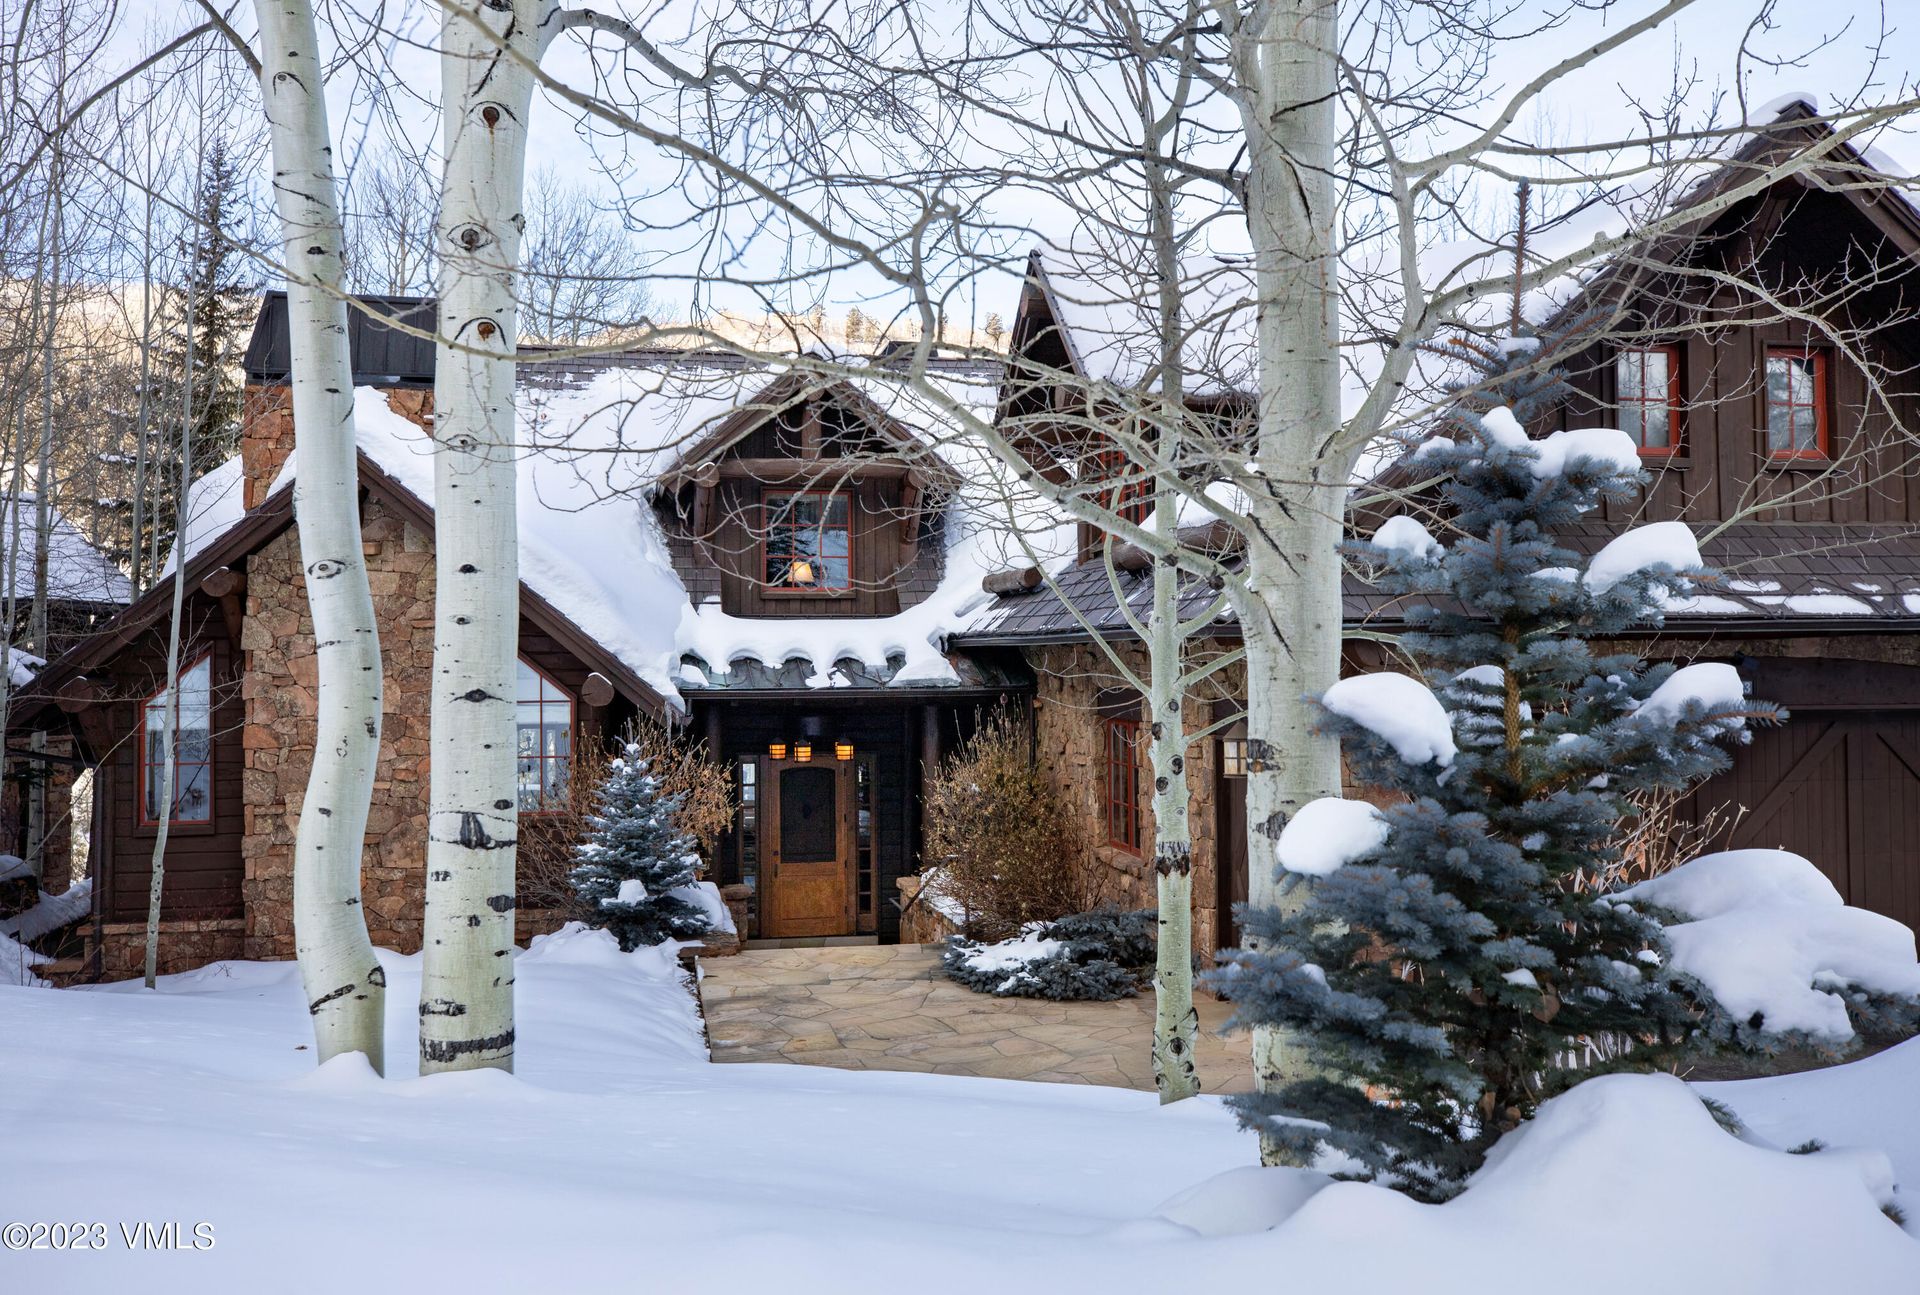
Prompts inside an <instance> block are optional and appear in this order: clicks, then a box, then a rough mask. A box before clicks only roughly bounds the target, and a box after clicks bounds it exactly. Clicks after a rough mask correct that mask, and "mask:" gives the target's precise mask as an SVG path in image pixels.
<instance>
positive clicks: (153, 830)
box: [133, 814, 220, 841]
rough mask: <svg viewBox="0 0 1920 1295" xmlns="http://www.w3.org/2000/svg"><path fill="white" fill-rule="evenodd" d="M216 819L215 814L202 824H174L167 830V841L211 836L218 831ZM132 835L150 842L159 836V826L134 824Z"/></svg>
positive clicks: (217, 817)
mask: <svg viewBox="0 0 1920 1295" xmlns="http://www.w3.org/2000/svg"><path fill="white" fill-rule="evenodd" d="M218 819H219V816H218V814H216V815H215V816H214V817H213V818H210V819H208V820H207V821H206V822H204V823H175V824H173V825H172V826H170V827H168V828H167V839H168V840H169V841H171V840H172V839H173V838H174V837H176V836H213V835H215V834H216V833H218V832H219V830H220V824H219V821H218ZM133 834H134V835H135V836H136V837H139V838H141V839H142V840H147V841H151V840H153V839H154V838H155V837H157V836H159V835H160V825H159V824H158V823H136V824H134V828H133Z"/></svg>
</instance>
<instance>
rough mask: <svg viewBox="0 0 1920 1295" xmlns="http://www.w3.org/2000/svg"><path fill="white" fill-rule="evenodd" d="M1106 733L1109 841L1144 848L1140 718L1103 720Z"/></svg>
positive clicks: (1121, 845) (1125, 847) (1124, 847)
mask: <svg viewBox="0 0 1920 1295" xmlns="http://www.w3.org/2000/svg"><path fill="white" fill-rule="evenodd" d="M1101 724H1102V727H1103V729H1104V731H1105V734H1106V746H1107V750H1106V793H1107V796H1106V799H1107V844H1109V845H1115V846H1118V847H1120V848H1121V849H1123V850H1133V851H1136V852H1138V850H1139V849H1140V721H1139V720H1137V719H1129V718H1124V717H1120V716H1114V717H1110V718H1108V719H1105V720H1103V721H1101Z"/></svg>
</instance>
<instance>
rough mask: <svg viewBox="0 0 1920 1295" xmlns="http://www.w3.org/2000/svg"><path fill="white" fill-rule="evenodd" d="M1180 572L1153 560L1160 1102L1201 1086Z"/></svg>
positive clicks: (1164, 522) (1165, 526) (1156, 1072)
mask: <svg viewBox="0 0 1920 1295" xmlns="http://www.w3.org/2000/svg"><path fill="white" fill-rule="evenodd" d="M1156 494H1158V495H1159V497H1160V501H1159V507H1158V508H1157V509H1156V510H1155V512H1156V521H1155V524H1154V525H1155V529H1156V530H1158V531H1159V532H1160V534H1161V535H1162V536H1163V537H1164V538H1166V539H1168V540H1169V541H1171V540H1174V539H1175V538H1176V532H1177V527H1176V525H1175V512H1174V508H1175V504H1174V497H1173V492H1172V491H1170V490H1166V489H1164V488H1162V489H1160V490H1157V491H1156ZM1178 594H1179V571H1178V569H1177V568H1176V567H1175V566H1174V565H1173V563H1171V562H1162V561H1156V562H1155V563H1154V564H1153V611H1152V614H1151V618H1150V619H1149V620H1148V622H1147V630H1148V637H1149V641H1148V645H1147V665H1148V679H1149V686H1148V698H1147V704H1148V706H1149V708H1150V710H1151V713H1152V722H1151V725H1150V726H1149V728H1148V735H1149V741H1150V747H1149V761H1148V763H1149V767H1150V769H1151V771H1152V773H1153V870H1154V892H1155V897H1156V900H1157V903H1158V908H1159V942H1158V945H1157V947H1156V950H1155V955H1154V967H1153V1082H1154V1086H1155V1087H1156V1088H1158V1089H1159V1090H1160V1103H1161V1105H1163V1106H1164V1105H1166V1104H1167V1103H1168V1102H1177V1101H1179V1100H1181V1099H1182V1098H1185V1097H1192V1096H1193V1095H1194V1094H1195V1093H1197V1092H1199V1091H1200V1075H1199V1072H1198V1071H1197V1070H1196V1069H1195V1068H1194V1062H1193V1049H1194V1040H1195V1039H1196V1038H1197V1037H1198V1035H1199V1031H1200V1016H1199V1013H1197V1012H1196V1011H1195V1010H1194V1006H1193V835H1192V829H1191V825H1190V824H1189V822H1188V820H1187V773H1186V763H1187V757H1186V748H1187V733H1186V719H1185V716H1184V715H1183V714H1182V706H1181V694H1182V692H1183V688H1182V685H1183V683H1184V682H1185V680H1184V677H1183V675H1184V672H1183V670H1182V668H1181V667H1182V659H1183V657H1184V655H1185V654H1184V653H1183V652H1182V651H1181V647H1182V644H1181V640H1180V633H1179V616H1180V607H1179V602H1178Z"/></svg>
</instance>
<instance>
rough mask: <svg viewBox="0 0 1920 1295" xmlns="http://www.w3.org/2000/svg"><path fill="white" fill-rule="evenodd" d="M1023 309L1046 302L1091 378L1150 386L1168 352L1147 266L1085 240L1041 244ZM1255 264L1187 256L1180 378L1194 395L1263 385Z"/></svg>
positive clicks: (1074, 358) (1078, 366) (1084, 376)
mask: <svg viewBox="0 0 1920 1295" xmlns="http://www.w3.org/2000/svg"><path fill="white" fill-rule="evenodd" d="M1027 279H1028V285H1029V286H1028V291H1027V292H1026V293H1025V294H1024V295H1023V296H1022V298H1021V309H1022V311H1023V312H1025V311H1029V310H1031V309H1032V307H1033V306H1034V305H1035V304H1040V305H1042V306H1043V307H1044V310H1045V312H1046V314H1047V316H1048V317H1049V318H1050V320H1051V322H1052V324H1053V326H1054V328H1055V329H1056V330H1057V331H1058V332H1059V335H1060V338H1061V340H1062V341H1063V342H1064V343H1065V345H1066V349H1067V355H1068V358H1069V360H1070V362H1071V364H1072V366H1073V370H1074V372H1075V374H1076V375H1077V376H1078V377H1080V379H1081V380H1083V381H1085V382H1104V383H1108V384H1111V385H1112V386H1115V387H1119V388H1122V389H1127V390H1133V389H1151V388H1156V387H1157V386H1158V381H1157V379H1155V378H1154V377H1153V375H1154V374H1155V372H1156V371H1157V370H1158V368H1159V363H1160V353H1161V338H1160V323H1159V319H1160V316H1159V311H1158V308H1157V306H1156V305H1155V304H1154V302H1155V294H1156V292H1157V287H1156V283H1155V281H1154V279H1153V278H1152V277H1151V274H1150V267H1149V266H1147V265H1145V264H1135V263H1134V262H1133V261H1131V260H1130V259H1129V258H1127V257H1125V256H1113V255H1107V254H1104V253H1101V252H1098V251H1095V250H1091V249H1087V248H1061V247H1054V246H1051V245H1042V246H1040V247H1037V248H1035V249H1034V250H1033V252H1032V253H1031V255H1030V256H1029V257H1028V260H1027ZM1255 300H1256V294H1255V285H1254V277H1253V266H1252V264H1251V263H1250V262H1249V261H1247V260H1245V259H1240V258H1234V257H1222V256H1188V257H1184V258H1182V260H1181V261H1180V308H1181V312H1182V313H1181V319H1180V332H1181V336H1180V342H1181V351H1182V356H1183V359H1184V372H1183V374H1182V379H1183V382H1184V384H1185V388H1186V392H1187V394H1188V396H1190V397H1193V398H1201V399H1204V398H1209V397H1218V396H1224V395H1233V394H1241V393H1246V392H1251V391H1257V390H1258V389H1259V385H1260V357H1259V346H1258V338H1257V337H1256V335H1255V329H1254V303H1255Z"/></svg>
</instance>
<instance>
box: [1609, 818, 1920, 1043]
mask: <svg viewBox="0 0 1920 1295" xmlns="http://www.w3.org/2000/svg"><path fill="white" fill-rule="evenodd" d="M1749 877H1750V878H1751V885H1748V884H1746V883H1747V878H1749ZM1618 898H1620V899H1622V900H1625V901H1627V902H1629V903H1644V904H1652V905H1657V906H1658V907H1661V908H1665V909H1669V910H1671V911H1673V912H1676V913H1680V914H1682V915H1684V916H1686V917H1689V918H1692V919H1693V920H1692V921H1688V922H1683V923H1680V924H1678V925H1675V926H1670V927H1668V928H1667V939H1668V940H1669V942H1670V943H1671V944H1672V946H1673V965H1674V967H1675V968H1677V969H1678V970H1680V971H1684V972H1686V973H1688V974H1689V975H1692V976H1695V977H1697V978H1698V979H1699V980H1700V981H1701V982H1702V983H1703V984H1705V985H1706V987H1707V988H1708V989H1709V990H1711V991H1712V992H1713V996H1714V997H1715V998H1717V999H1718V1000H1719V1001H1720V1004H1721V1006H1722V1007H1724V1008H1726V1010H1727V1011H1728V1012H1729V1013H1730V1014H1731V1015H1732V1016H1734V1017H1735V1018H1736V1019H1738V1020H1741V1021H1745V1022H1747V1023H1748V1024H1749V1025H1750V1026H1751V1027H1752V1028H1754V1029H1757V1030H1766V1031H1769V1032H1775V1033H1783V1034H1785V1033H1805V1034H1808V1035H1811V1036H1812V1037H1814V1038H1815V1039H1819V1040H1822V1041H1825V1042H1829V1043H1845V1042H1846V1041H1848V1040H1849V1039H1851V1038H1852V1037H1853V1034H1854V1030H1853V1024H1852V1022H1851V1021H1850V1020H1849V1019H1848V1015H1847V1003H1846V1000H1845V999H1844V998H1843V997H1841V994H1840V993H1839V992H1836V991H1843V990H1845V989H1847V988H1848V987H1854V986H1857V987H1858V988H1860V989H1864V990H1866V991H1868V992H1870V993H1874V994H1883V995H1887V996H1890V997H1895V998H1902V999H1912V1000H1920V962H1917V961H1916V959H1915V948H1914V938H1913V932H1912V931H1910V930H1908V929H1907V928H1906V927H1905V926H1902V925H1901V924H1900V923H1899V922H1896V921H1894V920H1893V919H1892V918H1890V917H1883V916H1881V915H1880V914H1878V913H1873V912H1869V911H1867V910H1866V909H1864V908H1851V907H1848V906H1847V905H1845V904H1844V903H1842V902H1841V899H1840V894H1839V892H1838V891H1837V890H1835V889H1834V888H1833V885H1832V883H1830V882H1828V881H1827V879H1826V878H1825V877H1823V876H1822V875H1821V874H1820V871H1819V869H1817V868H1815V867H1814V866H1813V865H1812V864H1811V863H1809V862H1807V860H1805V859H1803V858H1801V857H1800V856H1799V855H1797V854H1789V853H1787V852H1786V851H1784V850H1737V851H1730V852H1727V853H1723V854H1710V855H1703V856H1702V857H1700V858H1698V859H1695V860H1693V861H1692V862H1691V863H1684V864H1681V865H1680V866H1679V867H1678V868H1675V869H1673V870H1672V871H1671V872H1668V873H1664V874H1662V875H1661V876H1658V877H1655V878H1653V879H1652V880H1650V881H1643V882H1641V883H1640V884H1639V885H1636V886H1630V887H1628V888H1627V889H1626V890H1623V891H1621V892H1620V893H1619V895H1618Z"/></svg>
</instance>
